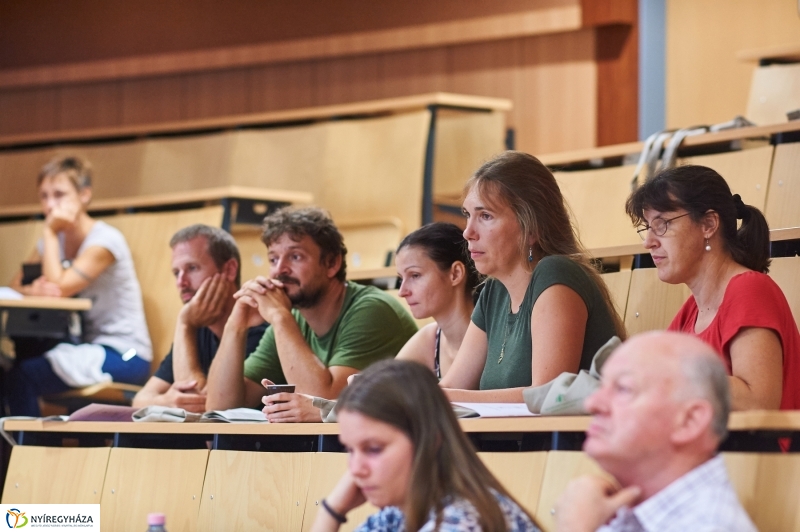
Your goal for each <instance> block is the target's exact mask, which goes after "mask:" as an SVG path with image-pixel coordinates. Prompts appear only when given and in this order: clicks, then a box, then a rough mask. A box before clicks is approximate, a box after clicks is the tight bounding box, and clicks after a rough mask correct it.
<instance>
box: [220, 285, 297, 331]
mask: <svg viewBox="0 0 800 532" xmlns="http://www.w3.org/2000/svg"><path fill="white" fill-rule="evenodd" d="M233 297H234V299H236V301H237V305H236V306H237V307H241V306H242V305H244V306H246V307H249V308H250V312H249V313H248V324H249V325H250V324H251V320H252V318H253V317H254V314H258V315H260V316H261V318H262V319H263V320H265V321H266V322H267V323H275V322H276V321H277V316H278V315H279V314H280V313H287V312H289V311H291V309H292V302H291V301H290V300H289V296H287V295H286V292H285V290H284V284H283V283H282V282H281V281H279V280H277V279H268V278H266V277H262V276H258V277H256V278H255V279H251V280H250V281H247V282H246V283H244V284H243V285H242V288H241V289H239V291H238V292H236V293H235V294H233ZM251 326H252V325H251Z"/></svg>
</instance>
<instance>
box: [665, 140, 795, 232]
mask: <svg viewBox="0 0 800 532" xmlns="http://www.w3.org/2000/svg"><path fill="white" fill-rule="evenodd" d="M774 150H775V148H774V147H773V146H771V145H766V146H760V147H757V148H750V149H744V150H740V151H731V152H726V153H719V154H714V155H702V156H696V157H687V158H683V159H680V160H679V161H678V163H679V164H699V165H702V166H708V167H710V168H713V169H714V170H716V171H717V172H718V173H719V174H720V175H721V176H722V177H724V178H725V181H727V182H728V186H730V187H731V192H732V193H733V194H739V195H740V196H741V197H742V201H743V202H745V203H746V204H748V205H752V206H753V207H757V208H758V209H759V210H761V211H763V210H764V206H765V204H766V198H767V188H768V186H769V183H770V172H771V171H772V155H773V152H774ZM778 227H786V226H778Z"/></svg>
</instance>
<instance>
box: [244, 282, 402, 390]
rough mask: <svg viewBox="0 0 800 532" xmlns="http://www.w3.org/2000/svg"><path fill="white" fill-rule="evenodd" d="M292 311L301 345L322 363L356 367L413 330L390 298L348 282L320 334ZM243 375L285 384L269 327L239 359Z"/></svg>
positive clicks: (388, 352)
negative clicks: (337, 307) (336, 313)
mask: <svg viewBox="0 0 800 532" xmlns="http://www.w3.org/2000/svg"><path fill="white" fill-rule="evenodd" d="M292 315H293V316H294V319H295V320H297V325H298V326H299V327H300V333H301V334H302V335H303V338H304V339H305V341H306V343H307V344H308V346H309V347H310V348H311V350H312V351H313V352H314V354H316V355H317V357H318V358H319V359H320V360H321V361H322V363H323V364H325V367H331V366H347V367H350V368H355V369H358V370H362V369H364V368H366V367H367V366H369V365H370V364H372V363H373V362H377V361H378V360H381V359H383V358H391V357H394V356H395V355H397V353H398V352H399V351H400V348H402V347H403V345H405V343H406V342H407V341H408V339H409V338H411V337H412V336H413V335H414V333H415V332H417V325H416V322H415V321H414V319H413V318H412V317H411V316H410V315H409V314H408V312H406V310H405V309H404V308H403V307H402V305H401V304H400V302H399V301H397V300H396V299H395V298H394V297H392V296H391V295H389V294H387V293H386V292H384V291H382V290H379V289H377V288H375V287H374V286H362V285H359V284H356V283H353V282H349V283H347V291H346V293H345V296H344V302H343V303H342V310H341V312H340V313H339V317H338V318H337V319H336V322H335V323H334V324H333V327H331V329H330V330H329V331H328V332H327V333H325V335H324V336H317V335H316V334H315V333H314V331H313V330H311V327H309V326H308V323H307V322H306V320H305V319H304V318H303V316H301V315H300V312H299V311H298V310H297V309H292ZM244 376H245V377H247V378H248V379H250V380H252V381H255V382H261V379H269V380H271V381H272V382H274V383H275V384H286V377H285V376H284V375H283V370H282V369H281V361H280V359H279V358H278V349H277V346H276V345H275V331H273V329H272V327H270V328H268V329H267V331H266V332H265V333H264V336H263V337H262V338H261V342H260V343H259V344H258V347H257V348H256V350H255V351H254V352H253V353H252V354H251V355H250V356H249V357H247V359H246V360H245V361H244Z"/></svg>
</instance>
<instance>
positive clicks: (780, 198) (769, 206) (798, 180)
mask: <svg viewBox="0 0 800 532" xmlns="http://www.w3.org/2000/svg"><path fill="white" fill-rule="evenodd" d="M798 176H800V142H793V143H791V144H779V145H778V146H776V147H775V159H774V161H773V163H772V180H771V182H770V186H769V192H768V194H767V202H766V209H765V211H764V214H765V215H766V217H767V221H768V222H769V225H770V227H798V226H800V209H798V208H797V206H798V204H800V177H798Z"/></svg>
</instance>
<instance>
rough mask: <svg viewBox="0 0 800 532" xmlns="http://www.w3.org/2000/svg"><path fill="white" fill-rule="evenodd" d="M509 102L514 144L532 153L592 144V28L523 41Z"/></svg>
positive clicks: (594, 76)
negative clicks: (517, 77) (516, 92)
mask: <svg viewBox="0 0 800 532" xmlns="http://www.w3.org/2000/svg"><path fill="white" fill-rule="evenodd" d="M523 65H524V66H523V67H522V68H521V69H520V81H519V86H518V90H519V91H520V92H521V98H520V99H516V100H514V110H513V115H514V123H515V124H517V147H518V149H520V150H523V151H529V152H531V153H533V154H534V155H535V154H542V153H551V152H558V151H562V150H575V149H581V148H588V147H592V146H594V145H595V130H596V120H597V110H596V91H595V90H594V87H595V86H596V83H597V67H596V65H595V63H594V31H593V30H585V31H581V32H577V33H572V34H560V35H552V36H548V37H540V38H536V39H526V40H525V42H524V46H523Z"/></svg>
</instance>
